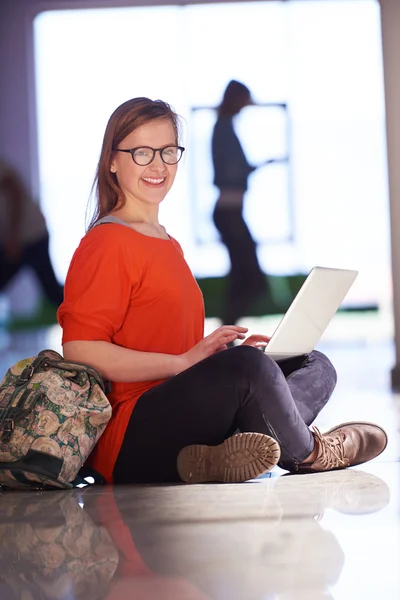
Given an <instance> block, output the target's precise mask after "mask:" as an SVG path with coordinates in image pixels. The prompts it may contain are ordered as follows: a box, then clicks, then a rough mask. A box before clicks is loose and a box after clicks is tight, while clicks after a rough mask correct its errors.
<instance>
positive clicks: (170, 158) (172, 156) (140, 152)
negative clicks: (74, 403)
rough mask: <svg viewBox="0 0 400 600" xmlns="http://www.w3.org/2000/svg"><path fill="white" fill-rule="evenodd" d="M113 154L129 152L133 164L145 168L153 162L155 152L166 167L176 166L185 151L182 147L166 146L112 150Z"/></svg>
mask: <svg viewBox="0 0 400 600" xmlns="http://www.w3.org/2000/svg"><path fill="white" fill-rule="evenodd" d="M113 151H114V152H129V154H130V155H131V156H132V160H133V162H135V163H136V164H137V165H139V166H141V167H145V166H146V165H149V164H150V163H151V162H153V160H154V157H155V155H156V152H159V153H160V156H161V160H162V161H163V162H164V163H165V164H166V165H176V163H177V162H179V161H180V160H181V158H182V154H183V153H184V151H185V148H183V146H166V147H165V148H150V147H149V146H142V147H140V148H129V149H128V150H123V149H122V148H113Z"/></svg>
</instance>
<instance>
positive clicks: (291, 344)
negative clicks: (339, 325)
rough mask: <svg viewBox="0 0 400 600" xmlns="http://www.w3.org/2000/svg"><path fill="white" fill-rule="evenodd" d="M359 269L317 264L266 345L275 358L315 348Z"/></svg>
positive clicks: (286, 356)
mask: <svg viewBox="0 0 400 600" xmlns="http://www.w3.org/2000/svg"><path fill="white" fill-rule="evenodd" d="M357 275H358V271H353V270H348V269H331V268H327V267H314V268H313V269H312V270H311V272H310V274H309V275H308V277H307V279H306V280H305V282H304V283H303V285H302V286H301V288H300V290H299V291H298V293H297V295H296V297H295V299H294V300H293V302H292V304H291V305H290V306H289V308H288V310H287V312H286V314H285V315H284V317H283V318H282V320H281V321H280V323H279V325H278V327H277V328H276V330H275V331H274V333H273V335H272V337H271V339H270V341H269V342H268V344H267V346H265V348H264V352H265V354H267V355H268V356H270V357H271V358H273V359H274V360H285V359H288V358H293V357H295V356H300V355H302V354H308V353H310V352H311V351H312V350H314V348H315V345H316V344H317V343H318V341H319V340H320V338H321V336H322V334H323V333H324V331H325V329H326V328H327V326H328V325H329V323H330V321H331V319H332V317H333V316H334V314H335V313H336V311H337V309H338V308H339V306H340V305H341V303H342V301H343V299H344V297H345V296H346V294H347V292H348V291H349V289H350V287H351V286H352V284H353V282H354V280H355V278H356V277H357Z"/></svg>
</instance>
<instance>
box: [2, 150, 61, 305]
mask: <svg viewBox="0 0 400 600" xmlns="http://www.w3.org/2000/svg"><path fill="white" fill-rule="evenodd" d="M24 266H29V267H31V269H33V271H34V272H35V274H36V276H37V278H38V280H39V282H40V284H41V287H42V289H43V292H44V294H45V295H46V297H47V299H48V300H49V301H50V302H51V303H53V304H54V305H55V306H58V305H59V304H61V302H62V300H63V287H62V286H61V285H60V284H59V283H58V281H57V279H56V276H55V274H54V270H53V267H52V264H51V262H50V256H49V234H48V232H47V228H46V222H45V219H44V216H43V214H42V212H41V210H40V208H39V205H38V204H37V203H36V202H35V201H34V200H33V198H32V197H31V195H30V194H29V192H28V190H27V189H26V187H25V185H24V183H23V181H22V179H21V177H20V176H19V175H18V173H17V172H16V171H15V170H14V169H13V168H12V167H11V166H10V165H8V164H7V163H6V162H5V161H4V160H2V159H1V158H0V293H1V291H2V290H3V288H4V287H5V286H6V285H7V283H9V282H10V281H11V279H12V278H13V277H14V276H15V275H16V274H17V273H18V272H19V271H20V269H21V268H22V267H24Z"/></svg>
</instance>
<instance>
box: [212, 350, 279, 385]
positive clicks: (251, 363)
mask: <svg viewBox="0 0 400 600" xmlns="http://www.w3.org/2000/svg"><path fill="white" fill-rule="evenodd" d="M220 354H221V356H220V360H221V367H222V368H226V371H227V373H228V375H229V377H231V378H232V377H233V378H236V377H237V378H238V379H240V380H243V379H246V380H249V381H255V380H257V379H259V378H260V377H261V378H262V379H266V378H268V377H269V376H272V377H273V376H274V375H275V374H279V373H281V370H280V368H279V366H278V365H277V363H276V362H275V361H274V360H272V359H271V358H270V357H269V356H267V355H266V354H264V352H262V351H261V350H260V349H258V348H254V347H253V346H243V345H241V346H235V347H234V348H230V349H229V350H225V351H223V352H221V353H220Z"/></svg>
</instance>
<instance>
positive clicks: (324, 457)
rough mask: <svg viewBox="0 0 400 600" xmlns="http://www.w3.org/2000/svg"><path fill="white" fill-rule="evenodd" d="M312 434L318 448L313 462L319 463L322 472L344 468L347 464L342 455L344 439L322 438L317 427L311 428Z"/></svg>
mask: <svg viewBox="0 0 400 600" xmlns="http://www.w3.org/2000/svg"><path fill="white" fill-rule="evenodd" d="M313 432H314V436H315V439H316V442H317V443H318V447H319V452H318V457H317V459H316V461H315V462H317V463H319V464H320V465H321V466H322V468H323V469H324V470H330V469H337V468H338V467H346V466H347V465H348V464H349V461H348V459H347V458H345V455H344V445H343V441H344V438H343V437H342V436H341V435H338V436H335V437H330V436H324V435H322V433H321V432H320V430H319V429H318V427H313Z"/></svg>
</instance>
